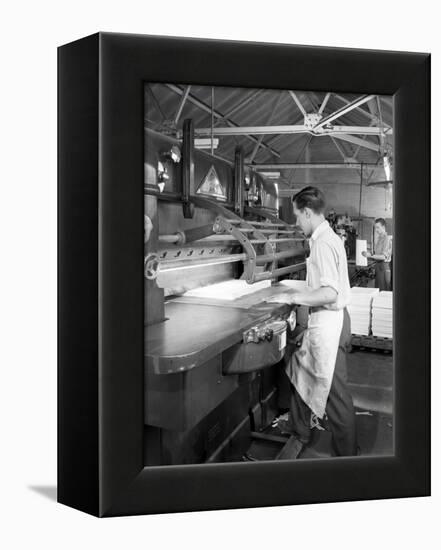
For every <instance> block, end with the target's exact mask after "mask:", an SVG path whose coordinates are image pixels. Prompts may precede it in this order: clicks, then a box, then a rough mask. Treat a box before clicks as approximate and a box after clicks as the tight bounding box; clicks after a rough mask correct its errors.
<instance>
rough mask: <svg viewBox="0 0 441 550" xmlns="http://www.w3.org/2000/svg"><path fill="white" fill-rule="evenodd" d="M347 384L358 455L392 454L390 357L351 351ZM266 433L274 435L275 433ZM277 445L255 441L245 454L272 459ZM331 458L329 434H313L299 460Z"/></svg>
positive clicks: (320, 432)
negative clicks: (354, 424)
mask: <svg viewBox="0 0 441 550" xmlns="http://www.w3.org/2000/svg"><path fill="white" fill-rule="evenodd" d="M347 360H348V385H349V388H350V391H351V393H352V397H353V401H354V406H355V409H356V423H357V439H358V445H359V449H360V450H359V454H360V456H378V455H383V456H384V455H391V454H393V358H392V355H391V354H385V353H383V352H375V351H372V350H365V351H359V350H354V351H353V352H352V353H349V354H348V356H347ZM265 433H272V434H276V433H277V430H273V429H270V430H266V431H265ZM280 448H281V447H280V444H274V443H270V442H262V441H256V442H253V444H252V445H251V447H250V449H249V452H248V454H249V455H250V456H252V457H254V458H255V459H257V460H272V459H274V458H275V456H276V455H277V454H278V452H279V451H280ZM331 456H333V452H332V446H331V434H330V432H328V431H319V430H314V431H313V438H312V441H311V443H310V444H309V445H308V447H305V448H304V449H303V450H302V452H301V453H300V455H299V457H298V458H299V459H313V458H329V457H331Z"/></svg>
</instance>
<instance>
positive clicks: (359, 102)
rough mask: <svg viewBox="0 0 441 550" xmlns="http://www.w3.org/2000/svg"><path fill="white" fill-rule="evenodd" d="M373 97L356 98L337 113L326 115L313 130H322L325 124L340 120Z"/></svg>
mask: <svg viewBox="0 0 441 550" xmlns="http://www.w3.org/2000/svg"><path fill="white" fill-rule="evenodd" d="M374 97H375V95H363V96H361V97H359V98H357V99H356V100H354V101H351V102H350V103H348V104H347V105H345V106H344V107H342V108H341V109H338V110H337V111H335V112H334V113H332V114H330V115H328V116H327V117H325V118H322V120H321V121H320V122H319V123H318V124H316V125H315V126H314V130H317V129H318V128H322V127H323V126H325V125H326V124H329V123H330V122H332V121H333V120H335V119H336V118H340V117H341V116H343V115H346V114H347V113H349V112H350V111H352V110H353V109H355V108H357V107H359V106H360V105H363V103H366V102H367V101H370V100H371V99H374Z"/></svg>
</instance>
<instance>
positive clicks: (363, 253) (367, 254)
mask: <svg viewBox="0 0 441 550" xmlns="http://www.w3.org/2000/svg"><path fill="white" fill-rule="evenodd" d="M361 255H362V256H364V257H365V258H372V254H371V253H370V252H366V250H363V252H362V253H361Z"/></svg>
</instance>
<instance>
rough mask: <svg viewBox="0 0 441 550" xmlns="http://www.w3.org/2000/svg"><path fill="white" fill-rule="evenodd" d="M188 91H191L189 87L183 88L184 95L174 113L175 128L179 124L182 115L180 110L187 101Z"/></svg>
mask: <svg viewBox="0 0 441 550" xmlns="http://www.w3.org/2000/svg"><path fill="white" fill-rule="evenodd" d="M190 90H191V86H187V87H186V88H185V92H184V94H183V95H182V96H181V101H180V102H179V105H178V109H177V111H176V114H175V118H174V123H175V126H177V124H178V122H179V119H180V117H181V114H182V110H183V108H184V105H185V102H186V101H187V98H188V94H189V93H190Z"/></svg>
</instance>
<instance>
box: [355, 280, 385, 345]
mask: <svg viewBox="0 0 441 550" xmlns="http://www.w3.org/2000/svg"><path fill="white" fill-rule="evenodd" d="M378 293H379V289H378V288H365V287H359V286H354V287H352V288H351V301H350V303H349V306H348V312H349V315H350V317H351V332H352V334H361V335H363V336H369V333H370V328H371V306H372V299H373V298H374V297H375V296H377V295H378Z"/></svg>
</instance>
